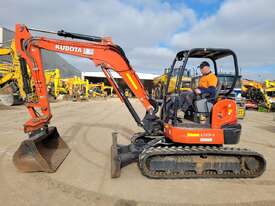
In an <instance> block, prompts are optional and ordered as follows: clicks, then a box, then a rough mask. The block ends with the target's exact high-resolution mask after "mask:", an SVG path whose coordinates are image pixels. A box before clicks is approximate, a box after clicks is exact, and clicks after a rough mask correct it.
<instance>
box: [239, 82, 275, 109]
mask: <svg viewBox="0 0 275 206" xmlns="http://www.w3.org/2000/svg"><path fill="white" fill-rule="evenodd" d="M242 85H243V87H242V93H243V96H244V97H246V99H247V100H246V101H247V103H246V108H248V109H249V108H252V109H258V111H260V112H262V111H265V112H270V111H272V110H273V109H275V108H273V107H274V106H273V105H274V104H273V103H272V101H271V98H270V97H269V96H268V92H271V93H272V88H271V86H270V85H271V84H270V82H267V85H268V86H269V87H270V88H269V89H270V91H268V89H267V88H266V89H265V88H264V86H263V84H261V83H260V82H257V81H253V80H243V81H242Z"/></svg>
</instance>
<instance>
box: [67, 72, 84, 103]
mask: <svg viewBox="0 0 275 206" xmlns="http://www.w3.org/2000/svg"><path fill="white" fill-rule="evenodd" d="M63 81H64V82H65V84H66V88H67V90H68V94H69V97H70V98H71V99H72V100H73V101H80V100H87V99H88V98H89V81H88V80H82V79H81V78H80V77H77V76H75V77H73V78H69V79H63Z"/></svg>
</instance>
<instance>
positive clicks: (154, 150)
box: [138, 146, 266, 179]
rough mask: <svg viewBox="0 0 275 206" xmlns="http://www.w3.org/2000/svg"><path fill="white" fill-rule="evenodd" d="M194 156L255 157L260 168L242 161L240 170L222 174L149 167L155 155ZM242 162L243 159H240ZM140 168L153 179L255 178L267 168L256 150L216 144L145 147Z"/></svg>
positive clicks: (140, 158) (140, 157)
mask: <svg viewBox="0 0 275 206" xmlns="http://www.w3.org/2000/svg"><path fill="white" fill-rule="evenodd" d="M167 155H169V156H171V155H172V156H173V155H177V156H178V155H182V156H185V155H186V156H190V155H191V156H192V155H194V156H195V155H196V156H198V155H212V156H221V157H224V156H226V157H235V158H236V157H237V158H239V159H241V158H242V157H254V158H255V159H257V161H258V162H259V165H260V166H259V168H258V169H257V170H255V171H253V170H247V169H245V166H244V164H241V163H240V167H241V170H240V172H238V173H237V174H236V173H233V172H230V171H224V172H223V173H222V174H218V173H217V172H216V171H205V172H203V173H201V174H197V173H196V172H189V171H184V172H174V173H173V172H168V171H166V172H165V171H150V169H149V168H148V167H147V165H148V164H147V163H148V161H150V159H152V158H153V157H156V156H157V157H159V156H167ZM240 162H241V161H240ZM138 164H139V168H140V170H141V172H142V174H143V175H144V176H146V177H148V178H153V179H182V178H255V177H258V176H260V175H261V174H262V173H263V172H264V171H265V168H266V161H265V159H264V157H263V156H262V155H261V154H259V153H257V152H254V151H251V150H248V149H240V148H230V147H216V146H161V147H160V146H159V147H150V148H148V149H145V150H144V151H143V152H142V153H141V154H140V155H139V163H138Z"/></svg>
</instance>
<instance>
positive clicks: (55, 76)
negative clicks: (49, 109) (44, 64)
mask: <svg viewBox="0 0 275 206" xmlns="http://www.w3.org/2000/svg"><path fill="white" fill-rule="evenodd" d="M44 72H45V78H46V84H47V88H48V94H49V95H51V96H52V97H54V98H55V99H56V98H57V97H58V96H59V94H68V90H67V88H66V84H65V82H64V81H63V80H62V79H61V75H60V70H59V69H57V68H56V69H55V70H45V71H44Z"/></svg>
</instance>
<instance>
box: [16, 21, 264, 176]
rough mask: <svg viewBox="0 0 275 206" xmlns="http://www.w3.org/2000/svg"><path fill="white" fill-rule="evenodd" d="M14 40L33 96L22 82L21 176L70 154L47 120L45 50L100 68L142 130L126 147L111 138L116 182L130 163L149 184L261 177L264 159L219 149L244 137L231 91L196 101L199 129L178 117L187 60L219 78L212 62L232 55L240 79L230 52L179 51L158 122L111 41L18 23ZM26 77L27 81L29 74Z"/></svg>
mask: <svg viewBox="0 0 275 206" xmlns="http://www.w3.org/2000/svg"><path fill="white" fill-rule="evenodd" d="M30 31H36V32H46V33H50V34H57V35H58V36H60V37H64V38H72V39H79V40H81V41H76V40H74V41H69V40H65V39H53V38H46V37H39V36H38V37H33V36H32V35H31V33H30ZM15 33H16V34H15V36H16V49H17V53H18V55H19V56H20V63H21V66H22V67H24V68H26V65H27V64H28V65H29V69H30V71H31V79H32V80H33V83H34V89H33V90H30V88H29V87H30V85H29V84H28V83H27V82H26V81H25V82H24V88H25V91H26V94H27V96H28V98H27V102H26V106H27V109H28V111H29V113H30V116H31V118H30V120H28V121H27V122H26V123H25V125H24V129H25V132H26V133H28V135H29V138H28V139H26V140H24V141H23V142H22V143H21V145H20V147H19V148H18V150H17V151H16V152H15V154H14V156H13V161H14V163H15V166H16V167H17V168H18V169H19V170H20V171H23V172H34V171H44V172H55V171H56V169H57V168H58V166H59V165H60V164H61V163H62V162H63V160H65V158H66V156H67V155H68V154H69V152H70V149H69V148H68V146H67V144H66V143H65V142H64V141H63V140H62V138H61V137H60V136H59V133H58V132H57V129H56V128H55V127H49V123H50V119H51V117H52V114H51V111H50V105H49V100H48V95H47V88H46V83H45V77H44V72H43V67H42V63H43V62H42V56H41V49H46V50H50V51H55V52H59V53H63V54H69V55H74V56H79V57H82V58H88V59H91V60H92V61H93V62H94V63H95V65H96V66H99V67H101V69H102V71H103V72H104V74H105V75H106V77H107V79H108V80H109V82H110V84H111V85H112V86H113V88H114V90H115V91H116V93H117V95H118V96H119V98H120V100H121V101H122V102H123V103H124V104H125V105H126V107H127V108H128V110H129V112H130V113H131V115H132V116H133V118H134V120H135V121H136V123H137V124H138V125H139V126H141V127H143V129H144V132H143V133H137V134H135V135H134V136H133V137H132V139H131V143H130V144H129V145H120V144H117V134H116V133H113V144H112V146H111V177H113V178H115V177H119V176H120V171H121V168H122V167H124V166H126V165H128V164H130V163H133V162H138V166H139V168H140V170H141V172H142V174H143V175H145V176H147V177H149V178H167V179H169V178H172V179H174V178H254V177H257V176H260V175H261V174H262V173H263V172H264V170H265V166H266V165H265V164H266V163H265V159H264V157H263V156H262V155H261V154H259V153H257V152H254V151H251V150H248V149H237V148H228V147H223V145H224V144H237V143H238V142H239V138H240V133H241V126H240V124H238V123H237V113H236V103H235V101H234V100H231V99H230V98H227V95H228V94H229V93H230V92H231V91H232V90H233V88H234V86H235V85H234V84H233V85H232V88H231V91H228V93H227V94H225V95H224V97H223V98H219V99H217V97H216V98H215V99H205V98H201V99H199V100H197V101H195V102H194V105H195V107H194V110H193V111H192V113H193V116H197V114H198V113H200V112H205V113H207V114H208V121H207V123H204V124H201V123H200V122H196V121H195V119H196V118H194V119H193V121H191V120H190V116H191V115H189V120H186V119H185V118H181V116H180V115H179V114H178V113H180V108H179V104H178V102H177V101H178V98H177V97H178V96H179V94H180V92H181V91H180V88H181V82H180V81H181V80H182V75H183V73H184V69H185V66H186V63H187V61H188V58H209V59H211V60H212V61H213V62H214V65H215V72H217V69H216V64H215V60H217V59H219V58H223V57H226V56H228V55H232V56H233V58H234V63H235V69H236V76H238V65H237V58H236V55H235V53H234V52H232V51H231V50H228V49H193V50H184V51H181V52H179V53H178V54H177V55H176V58H175V60H174V61H173V64H172V66H171V72H170V73H169V75H168V80H167V82H168V84H167V88H166V91H167V90H168V87H169V81H170V77H171V74H172V72H173V69H174V67H175V64H176V63H177V62H182V67H181V68H182V69H181V71H180V72H179V76H178V78H177V82H176V89H175V93H173V94H169V95H166V96H165V98H164V103H163V105H162V106H161V110H160V117H158V116H157V113H158V107H159V105H158V104H157V103H156V101H154V100H153V99H150V98H149V97H148V96H147V94H146V92H145V89H144V87H143V85H142V83H141V81H140V80H139V78H138V76H137V75H136V73H135V71H134V69H133V68H132V66H131V65H130V63H129V60H128V59H127V57H126V55H125V53H124V52H123V50H122V49H121V47H119V46H118V45H115V44H114V43H113V42H112V40H111V38H102V37H95V36H88V35H83V34H77V33H69V32H65V31H63V30H61V31H58V32H50V31H43V30H38V29H31V28H27V27H26V26H25V25H20V24H17V25H16V32H15ZM23 70H24V69H23ZM110 70H114V71H116V72H117V73H119V75H120V76H121V77H122V78H123V80H124V81H125V83H126V84H127V85H128V87H129V88H130V90H131V91H132V92H133V94H134V95H135V96H136V97H137V99H138V100H139V101H140V102H141V103H142V105H143V106H144V108H145V110H146V114H145V117H144V118H143V120H141V118H140V117H139V115H138V114H137V113H136V111H135V110H134V108H133V107H132V105H131V103H130V101H129V100H128V99H127V97H125V95H124V93H123V91H122V90H121V89H120V87H119V85H118V84H117V83H116V81H115V80H114V78H113V77H112V75H111V73H110ZM24 75H25V78H27V76H26V75H27V73H25V74H24ZM217 93H218V91H217ZM171 102H172V104H171ZM168 105H170V106H168ZM203 109H206V110H207V111H206V110H203ZM171 111H172V112H171Z"/></svg>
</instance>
